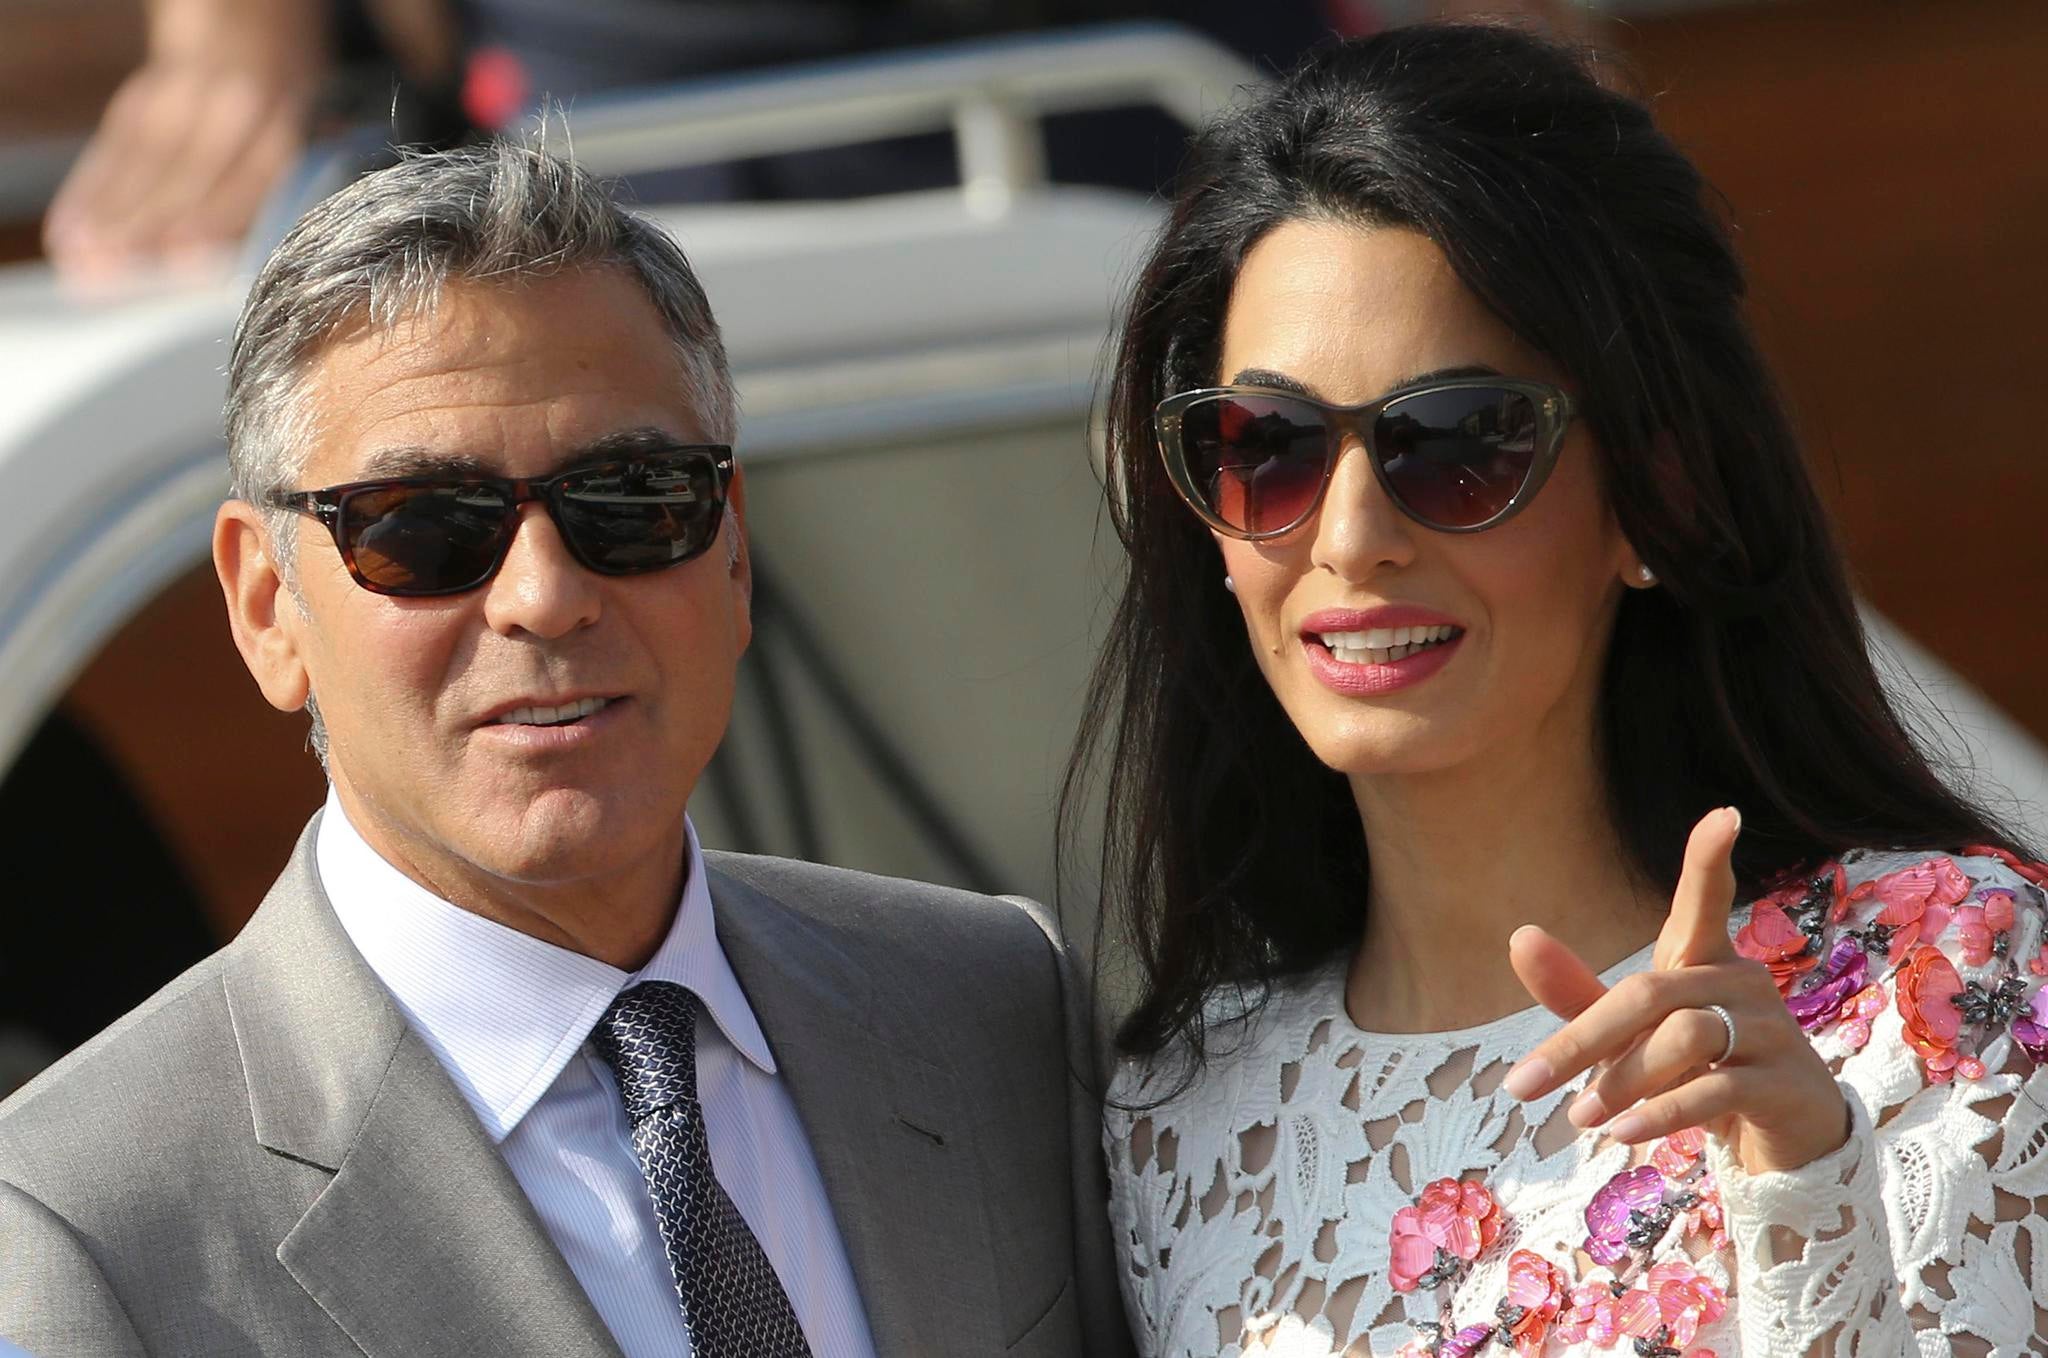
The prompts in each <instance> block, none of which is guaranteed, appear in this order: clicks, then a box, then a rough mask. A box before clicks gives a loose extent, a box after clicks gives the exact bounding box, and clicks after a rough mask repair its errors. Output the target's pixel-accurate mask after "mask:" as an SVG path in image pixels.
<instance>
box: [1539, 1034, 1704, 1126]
mask: <svg viewBox="0 0 2048 1358" xmlns="http://www.w3.org/2000/svg"><path fill="white" fill-rule="evenodd" d="M1727 1045H1728V1030H1727V1029H1726V1028H1725V1027H1724V1026H1722V1023H1721V1020H1720V1019H1719V1018H1718V1017H1716V1016H1715V1014H1714V1013H1713V1011H1712V1010H1708V1009H1680V1010H1677V1011H1675V1012H1673V1013H1671V1014H1669V1015H1667V1016H1666V1017H1665V1019H1664V1021H1663V1022H1662V1023H1659V1024H1658V1025H1657V1026H1656V1028H1655V1029H1653V1030H1652V1031H1651V1033H1650V1036H1649V1037H1648V1038H1647V1039H1645V1040H1644V1041H1641V1042H1638V1043H1636V1044H1635V1045H1634V1046H1633V1047H1630V1048H1629V1049H1628V1050H1627V1051H1625V1052H1623V1053H1622V1054H1621V1055H1620V1056H1618V1057H1616V1058H1615V1059H1614V1062H1613V1064H1611V1065H1609V1066H1608V1067H1607V1069H1606V1070H1604V1071H1602V1072H1601V1073H1600V1075H1599V1076H1598V1077H1597V1078H1595V1079H1594V1080H1593V1082H1592V1083H1591V1084H1589V1085H1587V1087H1586V1089H1585V1091H1584V1092H1583V1093H1581V1094H1580V1095H1579V1097H1578V1098H1576V1099H1574V1100H1573V1101H1572V1106H1571V1108H1570V1109H1569V1110H1568V1111H1567V1113H1566V1116H1567V1117H1569V1118H1570V1119H1571V1122H1572V1125H1573V1126H1575V1127H1597V1126H1599V1125H1600V1124H1601V1123H1603V1122H1605V1121H1607V1119H1608V1118H1610V1117H1612V1116H1613V1115H1614V1114H1616V1113H1619V1112H1623V1111H1625V1110H1627V1109H1629V1108H1631V1107H1633V1106H1634V1105H1636V1104H1638V1103H1640V1102H1642V1101H1643V1100H1644V1099H1648V1098H1652V1097H1654V1096H1656V1095H1658V1094H1661V1093H1663V1092H1664V1091H1665V1090H1667V1089H1672V1088H1675V1087H1676V1086H1678V1085H1680V1084H1683V1083H1684V1082H1685V1081H1686V1080H1688V1079H1689V1078H1691V1077H1693V1076H1695V1075H1697V1074H1699V1073H1700V1072H1701V1071H1703V1070H1704V1069H1705V1068H1706V1067H1708V1066H1710V1065H1712V1064H1714V1063H1715V1062H1718V1061H1719V1060H1720V1059H1721V1053H1722V1052H1723V1051H1724V1050H1726V1048H1727ZM1731 1059H1732V1058H1731Z"/></svg>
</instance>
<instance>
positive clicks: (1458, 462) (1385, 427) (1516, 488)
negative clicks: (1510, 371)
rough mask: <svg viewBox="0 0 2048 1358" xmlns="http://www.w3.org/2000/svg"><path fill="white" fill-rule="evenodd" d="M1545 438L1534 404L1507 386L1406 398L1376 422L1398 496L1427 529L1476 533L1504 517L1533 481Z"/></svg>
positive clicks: (1382, 457) (1384, 464)
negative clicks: (1474, 530) (1532, 471)
mask: <svg viewBox="0 0 2048 1358" xmlns="http://www.w3.org/2000/svg"><path fill="white" fill-rule="evenodd" d="M1541 434H1542V416H1541V412H1540V411H1539V410H1538V408H1537V404H1536V401H1535V399H1534V398H1532V397H1530V396H1528V395H1526V394H1524V393H1522V392H1519V391H1515V390H1512V389H1510V388H1506V387H1451V388H1447V389H1445V390H1442V391H1431V392H1421V393H1418V394H1416V395H1414V396H1403V397H1400V398H1398V399H1396V400H1394V401H1393V402H1391V403H1389V404H1388V406H1387V408H1386V409H1385V410H1384V411H1382V412H1381V413H1380V416H1379V419H1378V420H1376V421H1375V422H1374V424H1373V429H1372V437H1373V448H1374V451H1375V452H1376V453H1377V454H1378V459H1379V465H1380V470H1381V472H1382V473H1383V474H1384V475H1385V477H1386V481H1387V488H1388V489H1389V490H1390V491H1391V492H1392V493H1393V495H1394V497H1395V498H1396V499H1397V500H1399V501H1400V502H1401V504H1402V505H1403V506H1404V507H1405V508H1406V509H1407V510H1408V512H1409V513H1410V514H1412V515H1414V516H1415V517H1416V518H1417V519H1419V520H1421V521H1422V522H1423V523H1425V524H1431V525H1434V526H1436V527H1439V528H1476V527H1479V526H1480V525H1482V524H1485V523H1488V522H1490V521H1491V520H1493V519H1495V518H1497V517H1499V515H1500V514H1501V513H1502V512H1503V511H1505V510H1506V509H1507V508H1508V506H1509V505H1511V504H1513V503H1514V499H1515V496H1516V495H1518V494H1520V492H1521V489H1522V487H1523V486H1524V485H1525V484H1527V482H1528V479H1529V469H1530V467H1532V466H1533V465H1534V464H1535V462H1536V454H1537V445H1538V443H1539V441H1540V438H1541Z"/></svg>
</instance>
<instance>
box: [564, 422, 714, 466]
mask: <svg viewBox="0 0 2048 1358" xmlns="http://www.w3.org/2000/svg"><path fill="white" fill-rule="evenodd" d="M690 444H691V440H689V439H685V438H678V437H676V435H674V434H673V433H671V432H669V431H668V430H666V429H662V428H659V427H657V426H655V425H651V424H647V425H641V426H640V427H639V428H637V429H621V430H618V431H617V432H615V433H610V434H606V435H604V436H603V437H602V438H597V439H593V440H591V441H590V442H589V443H586V444H584V445H583V446H582V447H581V448H578V449H577V450H576V451H575V452H574V453H572V454H571V455H570V456H569V458H568V459H567V460H566V461H565V462H564V463H563V465H564V466H573V465H575V464H576V463H578V462H601V461H603V460H604V459H606V458H613V457H631V456H633V455H634V454H635V453H653V452H659V451H661V450H662V449H664V448H683V447H688V446H690Z"/></svg>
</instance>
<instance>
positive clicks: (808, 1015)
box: [710, 870, 1004, 1354]
mask: <svg viewBox="0 0 2048 1358" xmlns="http://www.w3.org/2000/svg"><path fill="white" fill-rule="evenodd" d="M710 884H711V893H712V898H713V903H714V907H715V913H716V917H717V921H718V938H719V943H720V945H721V946H722V947H723V948H724V949H725V953H726V956H727V959H728V960H729V961H730V962H731V963H732V968H733V972H734V974H735V975H737V976H738V977H739V981H740V985H741V987H742V988H743V989H744V990H745V991H746V995H747V1002H748V1004H750V1005H751V1006H752V1007H753V1010H754V1014H755V1017H756V1018H757V1019H758V1020H759V1021H760V1024H761V1029H762V1031H763V1032H764V1033H765V1034H766V1035H767V1038H768V1045H769V1047H770V1048H771V1049H772V1050H773V1052H774V1055H775V1062H776V1066H777V1069H778V1070H779V1071H780V1073H781V1077H782V1079H783V1081H784V1083H785V1084H786V1085H787V1087H788V1089H789V1093H790V1097H791V1099H792V1100H793V1101H794V1102H795V1104H796V1108H797V1114H798V1116H799V1117H800V1118H801V1119H802V1121H803V1125H804V1131H805V1134H806V1136H807V1137H808V1138H809V1140H810V1144H811V1152H812V1154H813V1155H814V1156H815V1157H816V1159H817V1163H818V1170H819V1173H820V1174H821V1175H822V1176H823V1178H824V1181H825V1192H826V1196H827V1197H828V1198H829V1199H830V1200H831V1204H832V1213H833V1217H834V1219H835V1220H836V1222H837V1224H838V1227H839V1235H840V1238H841V1240H842V1241H843V1242H844V1244H845V1246H846V1255H847V1262H848V1263H849V1264H850V1265H851V1266H852V1268H853V1274H854V1278H855V1280H856V1281H857V1283H858V1285H859V1287H860V1293H861V1301H862V1303H863V1304H864V1306H865V1308H866V1310H867V1316H868V1326H869V1329H870V1331H871V1333H872V1335H873V1338H874V1342H875V1351H876V1352H877V1353H882V1354H892V1353H995V1352H1000V1351H1001V1349H1002V1346H1003V1340H1004V1336H1003V1335H1002V1333H1001V1330H1000V1321H999V1319H998V1317H999V1315H1000V1304H999V1297H998V1294H997V1290H996V1277H995V1272H994V1270H995V1260H994V1259H993V1257H992V1256H991V1253H990V1248H989V1243H988V1242H989V1240H990V1221H989V1218H988V1203H987V1200H986V1198H985V1196H984V1194H983V1192H982V1187H981V1180H982V1165H981V1159H980V1151H979V1147H978V1146H977V1145H976V1140H975V1134H974V1124H973V1115H972V1111H971V1110H968V1109H964V1108H962V1107H961V1106H960V1100H959V1098H958V1096H957V1092H956V1087H955V1082H954V1079H953V1076H952V1075H951V1073H950V1072H948V1071H946V1070H943V1069H941V1068H940V1067H938V1066H935V1065H933V1064H931V1063H930V1062H929V1061H928V1060H927V1059H925V1058H924V1057H923V1056H921V1055H919V1054H918V1051H919V1049H920V1047H923V1046H925V1044H924V1043H921V1042H920V1041H919V1038H918V1033H917V1029H916V1027H915V1025H914V1023H913V1022H912V1021H911V1016H910V1015H909V1014H908V1013H907V1012H906V1011H905V1010H904V1009H903V1008H902V1007H901V1006H902V1003H903V1001H902V999H901V998H900V997H892V998H890V999H886V1000H884V1001H882V1002H880V1003H877V1002H876V996H875V991H874V985H873V982H872V980H871V979H870V977H869V975H868V973H867V969H866V968H864V967H863V966H861V965H860V964H859V963H858V962H857V960H856V959H855V958H854V957H853V956H851V955H850V954H849V952H848V951H847V950H846V948H845V946H844V943H843V940H841V939H840V938H838V937H836V936H835V934H834V932H833V931H832V930H831V929H830V928H829V927H828V926H826V925H824V924H823V923H821V922H819V921H817V920H814V919H811V918H808V917H806V916H804V915H801V914H799V913H798V912H796V911H795V910H792V909H791V908H790V907H788V906H786V905H784V904H782V903H781V902H780V901H777V900H775V899H774V898H772V897H770V896H767V895H765V894H763V893H761V892H759V891H756V890H754V889H753V888H752V887H749V886H747V885H746V884H744V883H741V882H738V881H735V880H734V879H732V878H731V877H728V876H726V875H724V874H722V873H719V872H717V871H716V870H713V871H712V872H711V874H710Z"/></svg>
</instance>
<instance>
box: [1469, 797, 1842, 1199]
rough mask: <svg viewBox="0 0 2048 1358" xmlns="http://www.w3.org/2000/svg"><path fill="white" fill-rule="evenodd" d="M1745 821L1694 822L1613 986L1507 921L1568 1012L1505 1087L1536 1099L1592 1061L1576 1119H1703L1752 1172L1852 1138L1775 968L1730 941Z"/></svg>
mask: <svg viewBox="0 0 2048 1358" xmlns="http://www.w3.org/2000/svg"><path fill="white" fill-rule="evenodd" d="M1741 826H1742V820H1741V817H1740V816H1738V815H1736V814H1735V813H1734V812H1733V811H1732V810H1728V809H1723V810H1720V811H1713V812H1709V813H1708V814H1707V815H1706V816H1704V817H1702V818H1701V820H1700V822H1699V824H1698V825H1695V826H1694V827H1693V831H1692V837H1691V838H1690V839H1689V840H1688V841H1687V842H1686V847H1685V866H1684V868H1683V869H1682V870H1681V871H1680V873H1679V878H1678V887H1677V889H1676V890H1675V891H1674V892H1673V893H1672V898H1671V914H1670V916H1669V918H1668V919H1667V920H1666V921H1665V924H1664V929H1663V932H1661V933H1660V934H1659V935H1658V936H1657V947H1656V952H1655V957H1654V962H1653V965H1652V968H1651V970H1649V971H1646V972H1639V973H1637V974H1636V975H1634V976H1629V977H1626V978H1624V979H1623V980H1621V981H1619V982H1617V983H1616V984H1615V986H1614V988H1613V989H1611V990H1610V989H1608V988H1607V987H1606V986H1603V985H1602V984H1601V983H1600V979H1599V977H1597V976H1596V975H1594V973H1593V971H1592V969H1591V968H1590V967H1588V966H1587V965H1586V964H1585V963H1584V962H1583V961H1581V960H1580V959H1579V957H1578V955H1577V954H1575V953H1574V952H1572V950H1571V949H1570V948H1567V947H1566V946H1565V945H1564V944H1562V943H1560V942H1559V941H1558V940H1557V939H1555V938H1552V937H1551V936H1550V935H1549V934H1547V933H1545V932H1544V931H1543V930H1541V929H1539V928H1536V927H1535V926H1533V925H1525V926H1523V927H1522V928H1521V929H1518V930H1516V931H1515V935H1514V937H1513V938H1512V939H1511V940H1510V941H1509V944H1508V957H1509V961H1510V962H1511V963H1512V964H1513V966H1514V968H1515V975H1516V976H1518V977H1519V978H1520V979H1521V982H1522V984H1523V986H1524V987H1526V988H1527V989H1528V991H1529V993H1530V994H1531V995H1533V996H1535V997H1536V999H1537V1001H1538V1002H1539V1003H1541V1004H1542V1005H1543V1006H1544V1007H1546V1008H1548V1009H1549V1010H1551V1011H1552V1012H1553V1013H1555V1014H1557V1015H1559V1016H1560V1017H1562V1018H1566V1019H1569V1020H1571V1021H1570V1022H1569V1023H1567V1024H1566V1025H1565V1027H1564V1028H1563V1029H1562V1030H1561V1031H1559V1032H1557V1033H1556V1034H1554V1035H1552V1036H1551V1037H1550V1038H1549V1039H1548V1040H1546V1041H1544V1042H1543V1043H1541V1044H1540V1045H1538V1046H1537V1048H1536V1049H1535V1050H1534V1051H1532V1052H1531V1053H1529V1055H1528V1056H1526V1057H1524V1058H1523V1059H1522V1061H1521V1063H1520V1064H1519V1065H1517V1066H1516V1067H1515V1069H1514V1070H1512V1071H1510V1072H1509V1074H1508V1078H1507V1082H1506V1085H1505V1087H1506V1089H1507V1091H1508V1093H1509V1094H1511V1095H1513V1096H1515V1097H1516V1098H1522V1099H1532V1098H1539V1097H1541V1096H1542V1095H1544V1094H1547V1093H1549V1092H1550V1091H1551V1090H1554V1089H1556V1088H1557V1087H1558V1086H1560V1085H1562V1084H1564V1083H1565V1082H1566V1081H1568V1080H1570V1079H1572V1078H1573V1077H1574V1076H1576V1075H1577V1074H1578V1073H1579V1072H1581V1071H1583V1070H1587V1069H1589V1068H1592V1067H1596V1066H1597V1067H1599V1073H1598V1074H1597V1075H1596V1076H1595V1077H1594V1079H1593V1080H1592V1081H1591V1083H1589V1084H1588V1085H1587V1087H1586V1089H1585V1091H1584V1092H1583V1093H1581V1094H1580V1095H1579V1096H1578V1098H1577V1100H1576V1101H1575V1102H1574V1103H1573V1104H1572V1106H1571V1108H1570V1109H1569V1110H1567V1116H1568V1117H1569V1118H1570V1119H1571V1121H1572V1122H1573V1123H1574V1124H1576V1125H1578V1126H1580V1127H1597V1126H1600V1125H1602V1124H1603V1123H1604V1124H1607V1128H1608V1135H1610V1136H1612V1137H1613V1138H1614V1139H1615V1140H1617V1141H1624V1142H1630V1143H1639V1142H1643V1141H1649V1140H1652V1139H1654V1138H1656V1137H1660V1136H1667V1135H1669V1134H1670V1133H1672V1132H1675V1131H1679V1130H1680V1129H1682V1128H1686V1127H1704V1128H1706V1129H1707V1130H1708V1131H1709V1132H1711V1133H1713V1134H1714V1135H1715V1136H1716V1137H1719V1138H1720V1139H1721V1141H1722V1143H1723V1144H1724V1145H1726V1146H1727V1147H1728V1149H1729V1150H1730V1151H1731V1152H1732V1153H1733V1154H1734V1156H1735V1159H1736V1161H1737V1163H1739V1164H1740V1165H1741V1166H1742V1167H1743V1168H1744V1169H1745V1170H1747V1171H1749V1172H1750V1173H1752V1174H1759V1173H1763V1172H1765V1171H1768V1170H1782V1169H1796V1168H1798V1167H1799V1166H1801V1165H1804V1164H1806V1163H1808V1162H1809V1161H1812V1160H1815V1159H1818V1158H1819V1157H1820V1156H1823V1155H1826V1154H1827V1153H1828V1152H1830V1151H1833V1150H1835V1149H1837V1148H1839V1147H1840V1146H1841V1145H1842V1143H1843V1142H1844V1141H1845V1140H1847V1139H1848V1134H1849V1113H1848V1105H1847V1103H1846V1102H1845V1100H1844V1099H1843V1097H1842V1092H1841V1090H1840V1089H1839V1088H1838V1087H1837V1086H1836V1084H1835V1080H1834V1076H1833V1075H1832V1074H1831V1073H1830V1072H1829V1070H1828V1068H1827V1064H1826V1063H1825V1062H1824V1061H1822V1060H1821V1058H1820V1054H1819V1053H1818V1052H1816V1051H1814V1049H1813V1044H1812V1043H1810V1042H1808V1041H1807V1040H1806V1034H1805V1033H1803V1032H1801V1031H1800V1029H1799V1024H1798V1022H1797V1021H1796V1020H1794V1019H1793V1017H1792V1015H1791V1013H1790V1012H1789V1011H1788V1010H1787V1009H1786V1008H1785V1002H1784V1000H1783V998H1782V997H1780V996H1779V994H1778V988H1777V985H1776V984H1775V983H1774V982H1773V981H1772V980H1771V974H1770V972H1769V971H1767V970H1766V969H1765V968H1764V967H1763V966H1762V965H1761V964H1760V963H1757V962H1751V961H1748V960H1746V959H1744V958H1742V957H1741V956H1739V955H1738V954H1737V953H1736V951H1735V946H1734V944H1733V942H1732V941H1731V940H1730V939H1729V936H1728V916H1729V911H1730V910H1731V909H1732V908H1733V906H1734V903H1735V870H1734V868H1733V866H1732V865H1731V863H1730V861H1729V860H1730V856H1731V855H1732V854H1733V853H1734V850H1735V836H1736V834H1737V833H1738V832H1739V831H1740V829H1741ZM1708 1005H1720V1006H1721V1007H1722V1008H1724V1009H1726V1010H1727V1011H1728V1014H1729V1016H1730V1017H1731V1018H1732V1019H1733V1020H1734V1021H1735V1038H1736V1040H1735V1045H1734V1049H1733V1050H1732V1051H1730V1052H1728V1053H1727V1054H1726V1059H1723V1049H1724V1048H1725V1047H1726V1046H1727V1041H1728V1032H1727V1029H1726V1028H1725V1027H1724V1026H1723V1024H1722V1022H1721V1020H1720V1019H1719V1018H1718V1017H1717V1016H1716V1015H1715V1014H1714V1013H1713V1012H1712V1011H1711V1010H1710V1009H1708V1008H1706V1006H1708ZM1617 1115H1618V1116H1617ZM1609 1119H1612V1121H1611V1122H1610V1121H1609Z"/></svg>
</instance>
